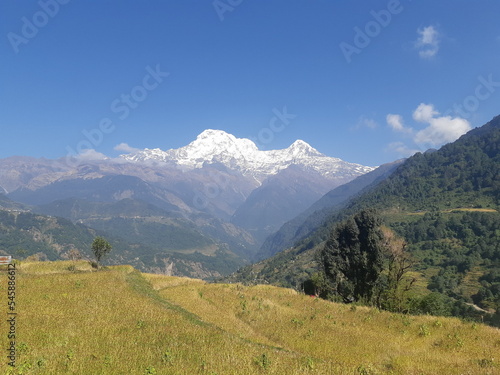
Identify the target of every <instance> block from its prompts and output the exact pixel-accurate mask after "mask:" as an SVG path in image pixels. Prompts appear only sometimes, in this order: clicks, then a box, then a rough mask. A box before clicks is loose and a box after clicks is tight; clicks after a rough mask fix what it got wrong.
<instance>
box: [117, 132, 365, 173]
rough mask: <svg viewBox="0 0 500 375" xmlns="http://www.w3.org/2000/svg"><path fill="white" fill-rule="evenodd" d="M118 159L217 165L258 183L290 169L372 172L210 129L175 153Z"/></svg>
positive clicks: (302, 145) (304, 149) (147, 152)
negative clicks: (265, 148) (261, 145)
mask: <svg viewBox="0 0 500 375" xmlns="http://www.w3.org/2000/svg"><path fill="white" fill-rule="evenodd" d="M121 158H123V159H125V160H128V161H134V162H148V161H156V162H158V161H159V162H164V163H167V164H170V165H176V166H178V167H180V168H182V169H187V170H190V169H196V168H201V167H203V165H204V164H214V163H220V164H223V165H224V166H226V167H227V168H229V169H231V170H237V171H239V172H241V173H242V174H243V175H246V176H253V177H254V178H256V179H257V180H258V181H259V182H262V181H263V180H265V179H266V178H267V177H269V176H272V175H275V174H277V173H278V172H279V171H281V170H284V169H286V168H288V167H289V166H290V165H299V166H301V167H305V168H308V169H311V170H314V171H316V172H319V173H320V174H321V175H323V176H324V177H326V178H329V179H338V177H340V176H341V177H345V178H354V177H357V176H359V175H361V174H364V173H367V172H370V171H372V170H373V169H374V168H372V167H366V166H363V165H359V164H354V163H348V162H345V161H343V160H341V159H338V158H333V157H329V156H326V155H324V154H322V153H320V152H319V151H318V150H316V149H315V148H313V147H311V146H310V145H309V144H308V143H306V142H304V141H302V140H297V141H295V142H294V143H293V144H292V145H290V147H288V148H286V149H282V150H269V151H261V150H259V149H258V148H257V146H256V145H255V143H254V142H252V141H251V140H249V139H246V138H236V137H235V136H233V135H231V134H228V133H226V132H224V131H222V130H212V129H208V130H205V131H204V132H202V133H201V134H200V135H198V137H197V138H196V140H194V141H193V142H191V143H190V144H188V145H187V146H184V147H181V148H178V149H171V150H168V151H163V150H160V149H158V148H155V149H148V148H146V149H144V150H141V151H138V152H135V153H131V154H125V155H121Z"/></svg>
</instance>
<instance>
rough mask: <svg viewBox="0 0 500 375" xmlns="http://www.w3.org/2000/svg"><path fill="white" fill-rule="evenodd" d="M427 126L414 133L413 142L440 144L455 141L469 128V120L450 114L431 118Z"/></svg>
mask: <svg viewBox="0 0 500 375" xmlns="http://www.w3.org/2000/svg"><path fill="white" fill-rule="evenodd" d="M428 123H429V126H428V127H427V128H425V129H423V130H420V131H418V132H417V133H416V134H415V139H414V140H415V143H417V144H422V145H425V144H429V145H432V146H440V145H443V144H445V143H449V142H453V141H456V140H457V139H458V138H459V137H460V136H461V135H463V134H465V133H467V132H468V131H469V130H471V126H470V124H469V121H467V120H465V119H463V118H460V117H455V118H452V117H451V116H441V117H434V118H431V119H430V120H429V121H428Z"/></svg>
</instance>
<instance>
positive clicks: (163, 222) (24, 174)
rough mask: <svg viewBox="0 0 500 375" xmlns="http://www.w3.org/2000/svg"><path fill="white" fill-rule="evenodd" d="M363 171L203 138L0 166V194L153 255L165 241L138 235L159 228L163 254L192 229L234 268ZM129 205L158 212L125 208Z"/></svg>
mask: <svg viewBox="0 0 500 375" xmlns="http://www.w3.org/2000/svg"><path fill="white" fill-rule="evenodd" d="M372 169H373V168H371V167H365V166H361V165H358V164H353V163H348V162H344V161H342V160H340V159H337V158H332V157H328V156H325V155H323V154H321V153H320V152H318V151H317V150H315V149H314V148H312V147H311V146H310V145H308V144H307V143H305V142H303V141H300V140H298V141H296V142H294V143H293V144H292V145H291V146H290V147H288V148H286V149H283V150H271V151H260V150H258V148H257V146H256V145H255V144H254V143H253V142H252V141H250V140H248V139H238V138H236V137H234V136H232V135H230V134H227V133H225V132H223V131H220V130H206V131H204V132H203V133H201V134H200V135H199V136H198V137H197V138H196V140H195V141H193V142H191V143H190V144H189V145H187V146H185V147H181V148H179V149H175V150H167V151H162V150H159V149H153V150H151V149H145V150H142V151H138V152H134V153H131V154H127V155H121V156H120V157H119V158H115V159H110V158H105V159H91V158H89V157H85V156H82V157H80V158H77V159H74V160H70V161H68V160H65V159H59V160H47V159H35V158H27V157H11V158H7V159H3V160H0V186H1V187H2V188H1V191H4V192H6V193H8V194H7V196H8V197H9V198H10V199H12V200H15V201H18V202H21V203H24V204H29V205H31V206H38V208H35V210H36V211H37V212H40V213H44V214H50V215H59V216H62V217H65V218H68V219H70V220H72V221H73V222H81V223H85V224H86V225H89V226H91V227H94V228H96V229H99V230H105V231H108V232H110V233H111V234H113V235H115V236H120V237H121V238H124V237H125V238H126V239H127V240H128V241H132V242H134V243H136V242H137V243H145V244H146V245H147V246H149V247H150V248H152V249H156V250H158V251H163V250H164V248H162V247H161V246H160V247H158V246H159V244H160V243H161V242H165V241H166V239H165V238H163V240H160V237H161V236H160V237H158V238H157V241H156V242H155V241H153V242H148V241H149V238H148V237H147V236H142V235H141V233H140V232H141V231H142V232H144V233H146V232H148V231H150V229H151V228H153V227H155V226H159V228H160V229H161V230H162V231H164V232H165V233H170V234H171V235H170V238H176V239H177V241H178V242H179V243H178V245H179V246H176V244H174V243H169V246H168V249H167V250H168V251H170V253H169V254H171V251H178V250H179V249H182V248H183V246H184V245H185V244H184V245H183V241H182V240H181V237H182V236H176V235H174V232H175V231H177V232H179V233H184V234H186V233H191V232H189V230H188V227H189V228H196V231H197V232H198V233H200V234H201V236H202V237H203V236H206V237H207V238H208V241H209V242H210V241H211V243H212V244H213V245H214V246H215V247H214V248H217V249H227V250H228V251H229V252H231V253H232V254H233V255H235V256H236V257H237V258H238V257H240V259H239V260H237V262H242V261H246V260H248V259H251V258H252V257H253V255H254V254H255V252H256V251H257V250H258V248H259V247H260V245H261V243H262V241H263V240H264V238H265V237H266V236H267V235H268V234H270V233H271V232H272V231H273V230H276V229H278V228H279V227H280V226H281V225H282V224H283V223H284V222H286V221H287V220H290V219H291V218H293V217H294V216H295V215H297V214H298V213H299V212H300V211H302V210H304V209H305V208H307V206H308V205H309V204H311V203H312V202H314V201H315V200H316V199H318V198H319V197H320V196H321V195H323V194H324V193H325V192H327V191H329V190H331V189H332V188H334V187H336V186H338V185H340V184H343V183H345V182H348V181H350V180H352V179H354V178H355V177H357V176H359V175H362V174H364V173H366V172H369V171H371V170H372ZM131 201H134V202H139V201H140V202H144V203H145V204H148V205H152V206H154V207H156V208H157V209H159V210H160V211H163V213H158V212H154V211H155V210H152V209H150V208H146V207H143V206H141V205H137V206H136V207H135V208H132V207H131V205H130V202H131ZM120 209H123V210H124V211H123V212H133V211H134V210H135V211H136V213H137V210H139V214H137V215H135V216H137V217H135V216H130V215H129V214H124V213H122V212H120ZM91 212H92V215H90V216H89V213H91ZM173 222H175V225H173V224H172V223H173ZM171 224H172V225H171ZM134 233H135V234H136V235H133V234H134ZM195 237H196V236H195ZM167 242H168V241H167ZM202 242H203V241H202ZM207 244H208V243H207ZM207 246H208V245H207ZM210 246H211V245H210ZM194 248H196V246H194ZM209 253H210V254H212V253H211V252H210V251H208V252H207V254H208V255H207V256H211V255H210V254H209ZM190 261H191V260H190ZM205 261H207V260H206V259H205ZM237 262H236V263H237ZM233 263H234V262H233ZM174 268H175V267H174Z"/></svg>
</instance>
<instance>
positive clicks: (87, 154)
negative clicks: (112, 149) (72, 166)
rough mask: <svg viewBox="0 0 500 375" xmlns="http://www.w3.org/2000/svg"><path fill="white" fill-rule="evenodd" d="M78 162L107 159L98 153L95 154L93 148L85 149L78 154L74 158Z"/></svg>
mask: <svg viewBox="0 0 500 375" xmlns="http://www.w3.org/2000/svg"><path fill="white" fill-rule="evenodd" d="M76 158H77V159H78V160H80V161H90V160H105V159H108V157H107V156H106V155H104V154H101V153H100V152H97V151H96V150H94V149H93V148H87V149H85V150H83V151H82V152H81V153H80V154H78V155H77V156H76Z"/></svg>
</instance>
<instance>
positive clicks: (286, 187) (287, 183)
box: [231, 165, 332, 242]
mask: <svg viewBox="0 0 500 375" xmlns="http://www.w3.org/2000/svg"><path fill="white" fill-rule="evenodd" d="M331 186H332V183H331V181H330V180H328V179H327V178H325V177H324V176H323V175H321V174H320V173H319V172H316V171H314V170H304V169H303V168H301V167H299V166H296V165H291V166H289V167H288V168H286V169H283V170H282V171H280V172H278V173H277V174H276V175H274V176H271V177H269V178H268V179H266V180H265V181H264V183H263V184H262V185H261V186H260V187H258V188H257V189H255V190H254V191H253V192H252V193H251V194H250V196H249V197H248V198H247V200H246V201H245V202H244V203H243V204H242V205H240V206H239V207H238V209H237V210H236V212H235V213H234V215H233V217H232V219H231V222H232V223H233V224H236V225H238V226H240V227H242V228H244V229H246V230H247V231H249V232H250V233H252V234H254V236H255V237H256V238H257V239H258V242H262V241H263V240H264V239H265V237H267V236H268V235H269V234H271V233H274V232H275V231H276V230H278V229H279V227H280V226H281V225H283V224H284V223H285V222H286V221H288V220H289V219H290V218H293V217H294V216H296V215H297V214H299V213H300V212H301V211H303V210H305V209H306V208H308V207H309V206H310V205H311V204H312V203H314V201H315V200H317V199H319V198H320V197H321V196H322V195H323V194H324V193H325V192H326V191H328V189H329V188H330V187H331ZM290 202H293V204H290Z"/></svg>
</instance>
